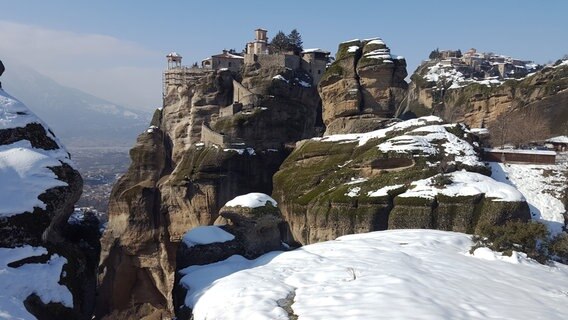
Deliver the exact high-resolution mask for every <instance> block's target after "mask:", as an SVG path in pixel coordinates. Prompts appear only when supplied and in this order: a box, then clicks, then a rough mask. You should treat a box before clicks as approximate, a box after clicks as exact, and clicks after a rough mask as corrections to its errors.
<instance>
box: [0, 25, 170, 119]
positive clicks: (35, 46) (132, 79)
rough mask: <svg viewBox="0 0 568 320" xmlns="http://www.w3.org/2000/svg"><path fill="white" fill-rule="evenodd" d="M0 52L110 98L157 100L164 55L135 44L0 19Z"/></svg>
mask: <svg viewBox="0 0 568 320" xmlns="http://www.w3.org/2000/svg"><path fill="white" fill-rule="evenodd" d="M0 55H1V56H0V59H2V58H9V59H12V60H17V61H19V62H20V63H22V64H25V65H27V66H29V67H31V68H33V69H35V70H37V71H39V72H40V73H42V74H45V75H47V76H49V77H51V78H53V79H54V80H56V81H57V82H59V83H61V84H63V85H66V86H70V87H75V88H78V89H81V90H83V91H86V92H88V93H91V94H94V95H96V96H99V97H101V98H105V99H107V100H110V101H112V102H116V103H119V104H123V105H126V106H131V107H137V108H146V109H149V108H154V107H156V105H157V104H158V103H160V101H161V84H160V83H161V68H162V65H163V58H162V53H160V52H157V51H152V50H149V49H147V48H144V47H142V46H140V45H139V44H137V43H134V42H130V41H125V40H122V39H117V38H114V37H111V36H107V35H100V34H81V33H75V32H70V31H62V30H53V29H47V28H43V27H39V26H33V25H25V24H20V23H14V22H9V21H5V20H0ZM6 68H7V69H9V68H10V66H9V65H7V66H6ZM7 72H8V71H7Z"/></svg>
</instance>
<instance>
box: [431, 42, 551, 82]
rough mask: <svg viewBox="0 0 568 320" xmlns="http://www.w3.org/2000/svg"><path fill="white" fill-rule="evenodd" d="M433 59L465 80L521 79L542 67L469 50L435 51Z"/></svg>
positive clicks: (502, 56) (528, 62)
mask: <svg viewBox="0 0 568 320" xmlns="http://www.w3.org/2000/svg"><path fill="white" fill-rule="evenodd" d="M430 58H431V59H436V60H438V61H439V63H440V64H441V65H442V66H451V67H453V68H454V69H456V70H457V71H458V72H460V73H462V74H463V76H464V77H465V78H476V79H487V78H494V77H497V78H499V79H519V78H523V77H526V76H527V75H528V74H529V73H531V72H535V71H538V70H539V69H541V68H542V66H540V65H538V64H535V63H533V62H532V61H525V60H520V59H514V58H511V57H508V56H504V55H496V54H493V53H483V52H477V50H476V49H474V48H472V49H469V50H468V51H467V52H465V53H464V54H462V53H461V51H460V50H444V51H438V50H435V51H433V52H432V53H431V54H430Z"/></svg>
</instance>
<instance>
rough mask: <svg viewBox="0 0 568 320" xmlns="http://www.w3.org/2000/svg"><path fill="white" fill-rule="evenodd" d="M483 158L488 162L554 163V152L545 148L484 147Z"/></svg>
mask: <svg viewBox="0 0 568 320" xmlns="http://www.w3.org/2000/svg"><path fill="white" fill-rule="evenodd" d="M483 160H484V161H489V162H513V163H534V164H555V163H556V152H554V151H545V150H520V149H484V152H483Z"/></svg>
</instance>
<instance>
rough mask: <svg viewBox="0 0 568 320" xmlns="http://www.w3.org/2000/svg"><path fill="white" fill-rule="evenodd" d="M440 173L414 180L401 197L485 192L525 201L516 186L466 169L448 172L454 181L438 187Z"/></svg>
mask: <svg viewBox="0 0 568 320" xmlns="http://www.w3.org/2000/svg"><path fill="white" fill-rule="evenodd" d="M437 176H439V175H436V176H434V177H431V178H427V179H422V180H417V181H413V182H412V183H411V184H410V187H409V188H408V190H407V191H406V192H405V193H402V194H400V195H399V197H403V198H408V197H416V198H426V199H434V197H435V196H436V195H438V194H442V195H445V196H449V197H460V196H474V195H478V194H485V197H486V198H490V199H493V201H509V202H514V201H524V200H525V199H524V197H523V195H522V194H521V193H520V192H519V191H518V190H517V189H515V188H514V187H512V186H510V185H508V184H505V183H502V182H498V181H496V180H494V179H492V178H491V177H487V176H484V175H482V174H479V173H475V172H468V171H465V170H462V171H456V172H452V173H449V174H447V176H448V178H449V179H450V180H451V181H452V182H451V183H450V184H448V185H445V186H441V187H437V186H435V185H434V180H435V179H436V177H437Z"/></svg>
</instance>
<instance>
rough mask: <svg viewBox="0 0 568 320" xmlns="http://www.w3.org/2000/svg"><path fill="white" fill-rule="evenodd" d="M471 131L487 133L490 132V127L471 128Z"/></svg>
mask: <svg viewBox="0 0 568 320" xmlns="http://www.w3.org/2000/svg"><path fill="white" fill-rule="evenodd" d="M469 131H470V132H471V133H473V134H477V135H486V134H489V129H487V128H471V129H469Z"/></svg>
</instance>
